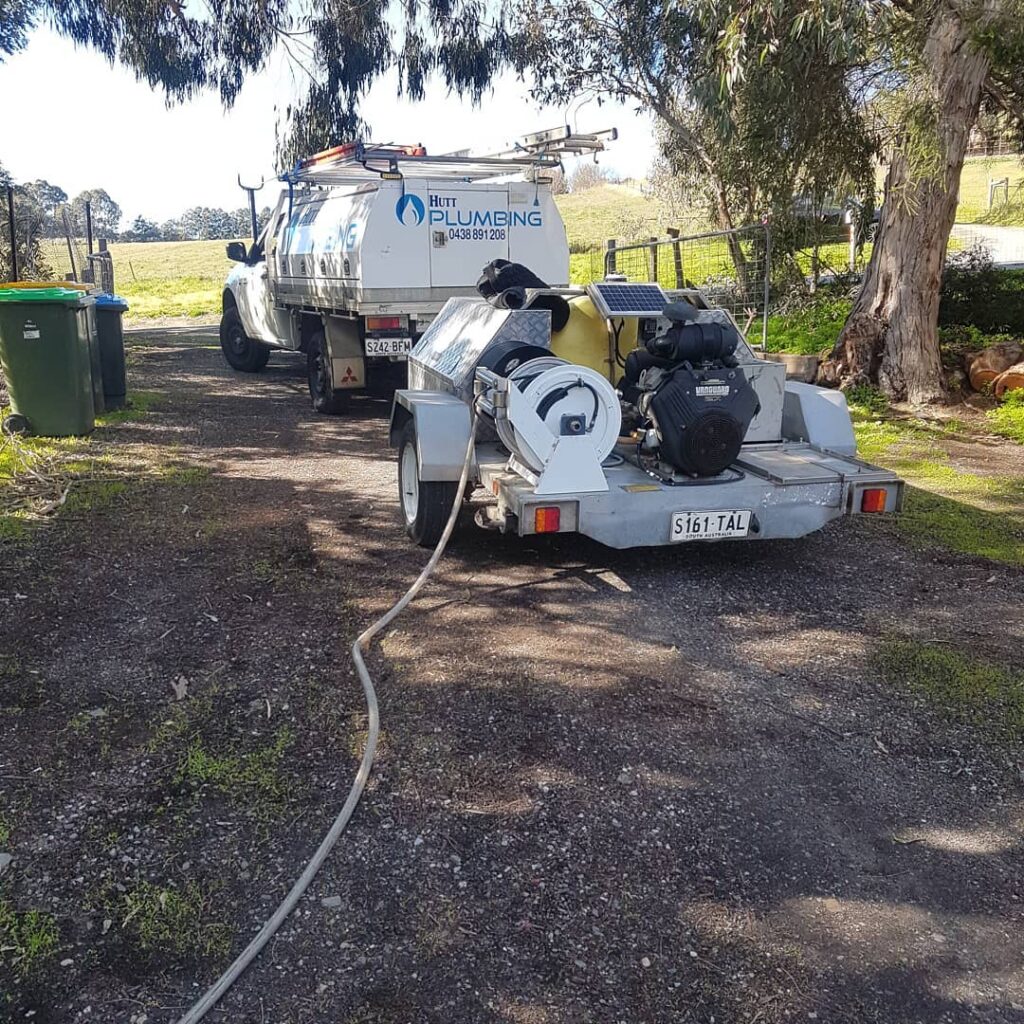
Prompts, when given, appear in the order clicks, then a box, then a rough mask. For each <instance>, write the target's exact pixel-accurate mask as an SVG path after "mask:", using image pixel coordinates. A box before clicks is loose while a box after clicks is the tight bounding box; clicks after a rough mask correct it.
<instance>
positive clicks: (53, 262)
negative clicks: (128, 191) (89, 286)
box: [0, 188, 113, 291]
mask: <svg viewBox="0 0 1024 1024" xmlns="http://www.w3.org/2000/svg"><path fill="white" fill-rule="evenodd" d="M6 193H7V194H6V203H5V209H4V213H5V214H6V216H5V217H4V218H3V225H2V228H3V229H2V231H0V280H3V281H13V280H21V281H82V282H89V283H96V284H98V285H100V286H101V287H103V288H104V289H105V290H108V291H113V264H112V262H111V258H110V254H109V252H107V251H106V248H105V246H104V245H103V244H101V246H100V248H101V250H102V251H100V252H94V251H93V238H92V225H91V216H90V210H89V204H88V203H86V204H84V206H75V205H72V204H70V203H58V204H55V205H53V206H44V205H42V204H40V203H39V202H38V201H36V200H35V199H34V198H33V197H31V196H26V195H25V194H23V193H21V192H20V190H18V189H14V188H9V189H7V190H6Z"/></svg>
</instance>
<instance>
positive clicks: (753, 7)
mask: <svg viewBox="0 0 1024 1024" xmlns="http://www.w3.org/2000/svg"><path fill="white" fill-rule="evenodd" d="M701 2H704V0H701ZM707 2H708V3H709V4H710V5H711V6H714V4H713V3H712V0H707ZM786 6H787V4H786V0H749V2H745V3H743V4H742V5H737V6H735V8H734V9H733V11H732V16H731V17H730V18H729V19H728V20H727V21H726V22H725V24H724V28H723V31H722V32H721V33H720V35H719V36H718V37H717V39H716V40H715V46H714V57H713V60H714V62H715V65H716V70H717V80H718V82H719V83H720V84H719V88H720V91H721V93H722V95H723V96H728V95H734V94H735V93H736V83H738V82H741V81H742V80H743V79H744V77H745V75H746V74H748V72H749V70H750V69H752V68H755V67H756V66H757V65H758V63H759V61H760V59H761V54H762V53H763V52H765V51H768V52H774V51H778V50H784V49H788V48H789V47H791V46H792V45H793V43H794V39H797V38H800V37H807V36H811V37H817V38H819V39H821V40H831V41H832V45H833V46H834V48H835V49H834V52H835V56H836V60H837V61H838V62H842V61H846V62H847V63H848V65H849V69H850V79H849V80H850V85H851V89H852V90H853V95H854V96H855V97H856V99H857V101H858V105H859V107H860V108H861V109H862V110H864V111H865V112H866V113H867V114H871V115H874V116H875V117H876V118H877V123H878V125H879V129H880V135H879V141H880V144H881V146H882V149H883V152H884V153H885V158H886V162H887V172H886V178H885V193H884V204H883V206H882V211H881V219H880V222H879V226H878V232H877V236H876V240H875V244H874V247H873V250H872V253H871V257H870V260H869V262H868V266H867V270H866V273H865V277H864V281H863V284H862V286H861V288H860V290H859V292H858V294H857V297H856V299H855V301H854V305H853V310H852V312H851V314H850V316H849V318H848V320H847V321H846V324H845V326H844V328H843V331H842V334H841V335H840V338H839V340H838V342H837V344H836V347H835V349H834V351H833V353H832V358H831V359H830V360H829V361H828V362H827V363H826V364H825V367H824V375H825V378H826V380H828V381H830V382H834V383H839V384H841V385H847V384H853V383H858V382H864V381H870V382H877V383H878V384H880V385H881V387H882V388H883V390H884V391H885V392H886V393H887V394H888V395H889V396H890V397H892V398H895V399H898V400H907V401H910V402H913V403H925V402H932V401H937V400H941V399H942V397H943V395H944V385H943V374H942V365H941V359H940V354H939V341H938V327H937V325H938V309H939V289H940V285H941V280H942V273H943V267H944V264H945V257H946V251H947V247H948V243H949V235H950V232H951V230H952V227H953V223H954V219H955V216H956V208H957V196H958V190H959V182H960V174H961V171H962V169H963V162H964V157H965V154H966V151H967V146H968V142H969V137H970V131H971V127H972V125H973V124H974V123H975V121H976V119H977V117H978V114H979V111H980V110H981V109H982V108H983V106H984V107H985V108H986V109H987V110H988V111H990V112H999V113H1001V114H1002V115H1003V117H1004V118H1005V119H1006V120H1008V121H1009V122H1010V123H1011V124H1013V125H1015V126H1016V129H1017V131H1018V132H1020V130H1021V128H1022V126H1024V4H1022V2H1021V0H868V2H866V3H865V2H862V0H828V2H826V3H824V4H818V3H810V2H808V3H807V4H806V6H805V10H804V12H803V13H802V15H801V16H800V17H798V18H796V19H788V18H785V17H783V16H782V12H783V10H784V9H785V7H786ZM850 12H860V16H859V19H858V20H854V21H853V22H852V24H853V25H854V26H855V27H856V31H855V32H854V33H853V34H850V35H847V34H846V33H839V34H836V33H835V26H836V24H837V23H840V22H842V21H843V20H844V19H846V18H847V17H848V16H849V14H850ZM752 42H753V45H751V44H752Z"/></svg>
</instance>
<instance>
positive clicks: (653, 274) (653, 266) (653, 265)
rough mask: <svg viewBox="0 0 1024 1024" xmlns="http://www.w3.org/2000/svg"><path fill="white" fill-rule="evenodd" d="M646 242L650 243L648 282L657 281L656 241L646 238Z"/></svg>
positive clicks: (655, 239)
mask: <svg viewBox="0 0 1024 1024" xmlns="http://www.w3.org/2000/svg"><path fill="white" fill-rule="evenodd" d="M647 241H648V242H649V243H650V246H649V249H650V254H651V256H650V260H649V261H648V270H649V272H650V280H652V281H657V280H658V239H657V238H656V237H655V238H648V239H647Z"/></svg>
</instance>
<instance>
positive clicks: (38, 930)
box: [0, 899, 60, 979]
mask: <svg viewBox="0 0 1024 1024" xmlns="http://www.w3.org/2000/svg"><path fill="white" fill-rule="evenodd" d="M59 942H60V930H59V929H58V928H57V922H56V921H55V920H54V919H53V917H51V916H50V915H49V914H44V913H43V912H42V911H39V910H25V911H17V910H15V909H14V908H13V907H12V906H11V904H10V903H8V902H7V900H4V899H0V967H9V968H10V970H11V972H12V973H13V974H14V976H15V977H16V978H19V979H25V978H29V977H31V976H32V975H33V974H35V973H36V972H37V971H38V969H39V968H40V967H41V966H42V965H43V964H44V963H45V962H46V961H47V960H49V959H50V957H51V956H53V954H54V952H56V949H57V945H58V944H59Z"/></svg>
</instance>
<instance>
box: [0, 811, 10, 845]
mask: <svg viewBox="0 0 1024 1024" xmlns="http://www.w3.org/2000/svg"><path fill="white" fill-rule="evenodd" d="M10 838H11V823H10V821H8V819H7V816H6V815H5V814H4V813H3V811H0V846H3V845H4V843H6V842H7V840H8V839H10Z"/></svg>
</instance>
